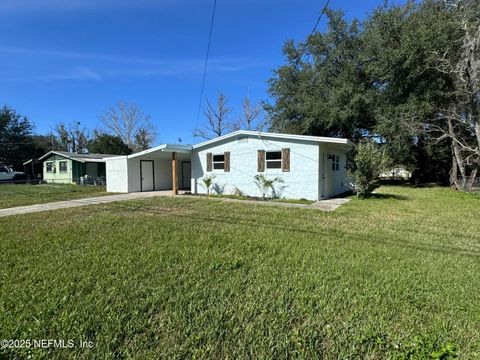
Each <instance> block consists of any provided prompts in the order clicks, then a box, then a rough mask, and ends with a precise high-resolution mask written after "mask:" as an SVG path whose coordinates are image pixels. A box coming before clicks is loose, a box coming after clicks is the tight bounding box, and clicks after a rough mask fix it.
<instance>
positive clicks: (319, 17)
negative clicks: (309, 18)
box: [296, 0, 330, 65]
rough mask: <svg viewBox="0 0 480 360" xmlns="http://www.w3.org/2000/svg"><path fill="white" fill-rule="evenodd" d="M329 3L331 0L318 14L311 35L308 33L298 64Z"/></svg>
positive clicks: (328, 1)
mask: <svg viewBox="0 0 480 360" xmlns="http://www.w3.org/2000/svg"><path fill="white" fill-rule="evenodd" d="M328 4H330V0H327V2H326V3H325V6H324V7H323V9H322V12H321V13H320V15H319V16H318V19H317V22H316V24H315V26H314V27H313V29H312V32H311V33H310V35H308V38H307V42H306V43H305V46H304V47H303V49H302V52H301V53H300V56H299V57H298V58H297V63H296V64H297V65H298V63H299V62H300V60H302V57H303V54H304V53H305V50H306V49H307V48H308V45H309V44H310V39H311V38H312V36H313V34H314V33H315V31H317V27H318V24H320V20H322V16H323V14H325V11H326V10H327V8H328Z"/></svg>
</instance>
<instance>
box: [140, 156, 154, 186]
mask: <svg viewBox="0 0 480 360" xmlns="http://www.w3.org/2000/svg"><path fill="white" fill-rule="evenodd" d="M154 184H155V178H154V174H153V160H140V191H153V190H154V188H155V186H154Z"/></svg>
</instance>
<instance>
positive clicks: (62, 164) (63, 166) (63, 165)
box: [59, 161, 67, 172]
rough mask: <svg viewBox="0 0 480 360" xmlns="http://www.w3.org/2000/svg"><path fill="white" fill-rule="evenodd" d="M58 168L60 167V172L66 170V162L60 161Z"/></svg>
mask: <svg viewBox="0 0 480 360" xmlns="http://www.w3.org/2000/svg"><path fill="white" fill-rule="evenodd" d="M59 168H60V172H67V162H66V161H60V163H59Z"/></svg>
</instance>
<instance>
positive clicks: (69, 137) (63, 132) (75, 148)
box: [55, 121, 90, 153]
mask: <svg viewBox="0 0 480 360" xmlns="http://www.w3.org/2000/svg"><path fill="white" fill-rule="evenodd" d="M55 132H56V133H57V139H58V144H59V146H60V149H61V150H64V151H70V152H76V153H83V152H85V151H87V148H88V142H89V139H90V136H89V132H88V130H87V129H86V128H84V127H81V126H80V122H78V121H77V122H74V123H72V124H70V125H68V126H67V125H65V124H64V123H62V122H61V123H58V124H56V125H55Z"/></svg>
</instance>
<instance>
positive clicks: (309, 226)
mask: <svg viewBox="0 0 480 360" xmlns="http://www.w3.org/2000/svg"><path fill="white" fill-rule="evenodd" d="M479 218H480V196H475V195H466V194H462V193H458V192H454V191H451V190H449V189H442V188H422V189H414V188H408V187H383V188H381V189H380V193H379V194H378V195H376V197H375V198H372V199H368V200H364V201H362V200H358V199H353V200H352V201H351V202H350V203H348V204H346V205H344V206H343V207H341V208H339V209H337V210H336V211H334V212H331V213H326V212H321V211H312V210H306V209H295V208H293V209H292V208H283V207H266V206H261V205H251V204H241V203H226V202H221V201H211V200H209V199H202V198H199V199H195V198H149V199H145V200H138V201H131V202H122V203H113V204H105V205H98V206H87V207H83V208H75V209H66V210H58V211H52V212H44V213H35V214H29V215H21V216H12V217H6V218H0V229H1V234H0V241H1V243H2V247H3V249H2V250H3V251H2V252H0V289H1V291H0V324H1V326H0V338H1V339H65V341H66V340H67V339H72V340H74V341H75V343H78V342H79V341H80V340H83V341H86V340H87V341H92V342H93V344H94V347H93V348H80V347H79V346H76V347H75V348H73V349H50V350H45V349H2V350H0V358H1V357H2V354H3V355H5V356H6V357H12V356H15V355H17V356H18V358H26V357H28V356H29V355H31V356H33V357H34V358H45V359H46V358H48V359H50V358H54V359H67V358H77V359H87V358H88V359H90V358H102V359H116V358H138V359H155V358H286V357H289V358H308V359H312V358H320V357H324V358H329V359H330V358H331V359H337V358H375V359H378V358H415V356H416V358H418V359H424V358H432V357H437V358H448V356H454V355H455V354H459V355H460V356H461V357H463V358H465V359H473V358H478V357H480V332H479V330H478V329H480V307H479V294H480V292H479V289H480V276H479V273H480V231H479V225H478V221H479ZM442 356H443V357H442Z"/></svg>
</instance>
